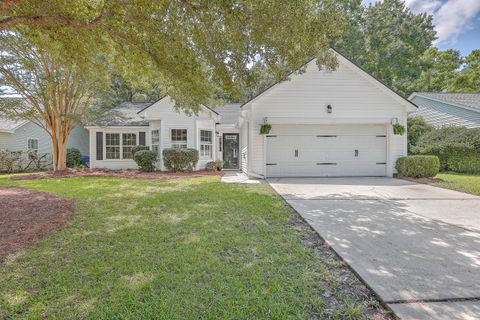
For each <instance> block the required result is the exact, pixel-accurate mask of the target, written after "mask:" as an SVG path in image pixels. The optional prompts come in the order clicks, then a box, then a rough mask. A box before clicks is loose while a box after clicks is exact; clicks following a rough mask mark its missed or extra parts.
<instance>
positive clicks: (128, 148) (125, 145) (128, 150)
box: [122, 133, 137, 159]
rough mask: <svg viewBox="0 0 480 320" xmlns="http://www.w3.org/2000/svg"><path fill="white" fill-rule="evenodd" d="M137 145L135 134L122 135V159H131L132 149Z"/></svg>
mask: <svg viewBox="0 0 480 320" xmlns="http://www.w3.org/2000/svg"><path fill="white" fill-rule="evenodd" d="M136 145H137V135H136V134H135V133H123V134H122V158H123V159H133V154H132V147H134V146H136Z"/></svg>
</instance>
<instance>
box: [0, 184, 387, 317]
mask: <svg viewBox="0 0 480 320" xmlns="http://www.w3.org/2000/svg"><path fill="white" fill-rule="evenodd" d="M0 185H10V186H17V187H26V188H33V189H39V190H42V191H48V192H52V193H55V194H59V195H63V196H65V197H67V198H71V199H73V200H74V201H75V203H76V212H75V213H74V215H73V217H72V218H71V220H70V221H69V222H68V223H67V226H66V227H64V228H63V229H60V230H58V231H56V232H54V233H53V234H51V235H49V236H47V237H46V238H45V239H44V240H43V241H41V242H40V243H39V244H37V245H36V246H34V247H33V248H30V249H28V250H25V251H23V252H18V253H16V254H14V255H10V256H9V257H7V259H6V260H5V261H3V262H0V275H1V281H0V318H6V319H35V318H47V319H79V318H82V319H84V318H89V319H252V318H260V319H265V318H270V319H286V318H299V319H314V318H317V319H318V318H319V319H325V318H336V319H358V318H361V317H363V316H367V317H373V316H375V317H376V319H381V318H384V317H385V315H382V314H379V312H383V309H381V307H380V308H376V307H378V302H377V301H376V300H375V299H373V298H372V296H371V293H370V292H369V291H368V290H367V289H366V288H365V287H364V286H363V285H362V284H361V283H360V282H359V281H358V279H356V278H355V277H354V276H353V274H352V273H351V271H350V270H349V269H348V268H346V267H345V266H344V265H343V264H342V263H341V262H340V261H339V260H338V259H336V258H335V257H334V255H333V254H332V253H331V252H330V251H329V250H328V249H327V248H325V247H324V246H323V247H322V246H316V247H315V246H314V245H312V232H311V231H309V229H308V228H307V227H305V226H299V223H301V222H299V220H298V218H295V217H294V216H293V215H294V213H292V212H291V211H290V209H288V208H287V207H286V206H285V204H284V202H283V201H282V200H281V199H280V198H279V197H278V196H277V195H276V194H274V193H273V191H272V190H271V189H270V187H269V186H268V185H234V184H222V183H220V179H219V178H218V177H204V178H190V179H176V180H141V179H125V178H105V177H100V178H91V177H82V178H64V179H41V180H17V181H13V180H8V179H7V177H6V176H3V177H0ZM19 205H21V204H19ZM295 219H297V221H296V222H295V223H294V221H295ZM0 222H1V219H0Z"/></svg>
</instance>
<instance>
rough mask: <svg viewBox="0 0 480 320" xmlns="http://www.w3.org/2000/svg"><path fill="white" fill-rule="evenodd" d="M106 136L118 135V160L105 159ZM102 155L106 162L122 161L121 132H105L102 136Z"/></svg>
mask: <svg viewBox="0 0 480 320" xmlns="http://www.w3.org/2000/svg"><path fill="white" fill-rule="evenodd" d="M107 134H118V142H119V144H118V148H119V155H118V158H113V159H110V158H108V157H107V146H108V144H107ZM103 141H104V143H103V154H104V159H105V160H107V161H118V160H123V159H122V132H118V131H115V132H105V133H104V134H103Z"/></svg>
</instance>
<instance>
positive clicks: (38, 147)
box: [27, 137, 40, 152]
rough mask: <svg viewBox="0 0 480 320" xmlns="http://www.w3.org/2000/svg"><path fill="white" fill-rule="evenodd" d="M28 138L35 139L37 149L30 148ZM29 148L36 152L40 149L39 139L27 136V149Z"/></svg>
mask: <svg viewBox="0 0 480 320" xmlns="http://www.w3.org/2000/svg"><path fill="white" fill-rule="evenodd" d="M30 140H36V141H37V149H30V143H29V142H30ZM30 150H36V151H37V152H38V151H39V150H40V139H38V138H32V137H27V151H30Z"/></svg>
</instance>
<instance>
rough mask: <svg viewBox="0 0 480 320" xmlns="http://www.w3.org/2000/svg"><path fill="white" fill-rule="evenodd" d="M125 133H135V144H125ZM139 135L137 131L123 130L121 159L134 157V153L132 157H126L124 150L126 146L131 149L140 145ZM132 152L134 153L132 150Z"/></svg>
mask: <svg viewBox="0 0 480 320" xmlns="http://www.w3.org/2000/svg"><path fill="white" fill-rule="evenodd" d="M125 134H133V135H135V141H134V143H135V144H129V145H125V143H124V141H123V138H124V137H123V135H125ZM138 136H139V134H138V133H137V132H122V139H121V141H120V143H121V150H122V154H121V156H122V157H121V159H125V160H127V159H133V154H132V156H131V157H127V158H125V154H124V152H125V148H130V149H131V148H133V147H136V146H137V145H138V138H139V137H138ZM130 153H132V151H130Z"/></svg>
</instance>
